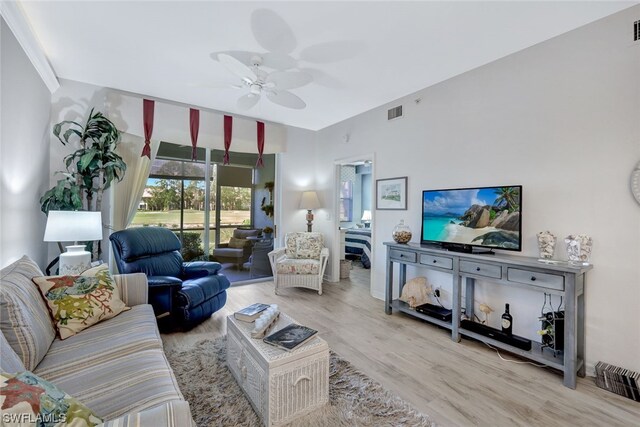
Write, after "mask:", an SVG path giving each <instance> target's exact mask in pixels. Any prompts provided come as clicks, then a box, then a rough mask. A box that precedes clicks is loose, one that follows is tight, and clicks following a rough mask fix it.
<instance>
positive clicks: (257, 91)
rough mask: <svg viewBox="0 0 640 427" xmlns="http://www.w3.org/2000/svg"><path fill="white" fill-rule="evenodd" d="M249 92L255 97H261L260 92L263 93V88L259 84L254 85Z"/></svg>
mask: <svg viewBox="0 0 640 427" xmlns="http://www.w3.org/2000/svg"><path fill="white" fill-rule="evenodd" d="M249 90H250V92H251V94H253V95H260V92H261V91H262V87H261V86H260V85H259V84H256V83H253V84H252V85H251V86H250V87H249Z"/></svg>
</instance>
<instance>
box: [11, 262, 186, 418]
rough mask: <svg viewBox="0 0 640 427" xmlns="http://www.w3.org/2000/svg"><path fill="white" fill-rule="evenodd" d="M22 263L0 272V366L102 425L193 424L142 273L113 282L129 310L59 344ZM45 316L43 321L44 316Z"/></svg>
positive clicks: (31, 266)
mask: <svg viewBox="0 0 640 427" xmlns="http://www.w3.org/2000/svg"><path fill="white" fill-rule="evenodd" d="M42 275H43V274H42V272H41V271H40V269H39V268H38V266H37V265H36V264H35V263H34V262H33V261H32V260H30V259H29V258H28V257H26V256H25V257H23V258H22V259H20V260H18V261H16V262H14V263H13V264H11V265H9V266H7V267H5V268H4V269H2V271H1V272H0V330H1V332H2V334H0V354H1V357H0V367H1V368H2V371H3V372H9V373H14V372H19V371H31V372H33V373H34V374H36V375H38V376H40V377H42V378H44V379H45V380H48V381H51V382H52V383H53V384H55V385H56V386H58V387H59V388H60V389H62V390H64V391H65V392H67V393H68V394H70V395H71V396H73V397H75V398H77V399H79V400H80V401H81V402H82V403H84V404H85V405H86V406H87V407H89V408H90V409H92V410H93V411H94V413H95V414H96V415H98V416H99V417H101V418H102V419H104V420H108V421H105V423H104V424H103V425H105V426H137V425H140V426H190V425H194V423H193V419H192V417H191V412H190V409H189V404H188V403H187V402H186V401H185V400H184V398H183V397H182V394H181V393H180V389H179V388H178V384H177V382H176V379H175V376H174V374H173V371H172V370H171V367H170V366H169V362H168V361H167V358H166V357H165V354H164V352H163V349H162V340H161V338H160V334H159V332H158V328H157V325H156V319H155V316H154V314H153V309H152V307H151V306H150V305H149V304H147V279H146V276H145V275H144V274H142V273H137V274H127V275H120V276H115V280H116V283H117V285H118V288H119V290H120V295H121V297H122V299H123V301H124V302H125V303H126V304H127V306H129V307H131V310H128V311H124V312H122V313H120V314H119V315H118V316H116V317H114V318H112V319H109V320H106V321H103V322H100V323H98V324H96V325H94V326H92V327H90V328H88V329H85V330H84V331H82V332H80V333H79V334H77V335H74V336H72V337H69V338H67V339H65V340H60V339H59V338H57V337H56V336H55V330H54V329H53V326H52V325H51V322H50V321H49V322H48V316H49V313H48V311H47V308H46V306H45V304H44V301H43V299H42V297H41V296H40V294H39V292H38V290H37V288H36V286H35V285H34V284H33V283H32V281H31V279H32V278H33V277H36V276H42ZM43 316H44V317H43Z"/></svg>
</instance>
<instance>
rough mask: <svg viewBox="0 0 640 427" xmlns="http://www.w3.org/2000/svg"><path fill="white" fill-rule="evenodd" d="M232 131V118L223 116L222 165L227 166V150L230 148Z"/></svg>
mask: <svg viewBox="0 0 640 427" xmlns="http://www.w3.org/2000/svg"><path fill="white" fill-rule="evenodd" d="M232 130H233V117H231V116H224V159H223V160H222V164H223V165H228V164H229V148H230V147H231V131H232Z"/></svg>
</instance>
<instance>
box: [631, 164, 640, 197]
mask: <svg viewBox="0 0 640 427" xmlns="http://www.w3.org/2000/svg"><path fill="white" fill-rule="evenodd" d="M631 192H632V193H633V197H635V198H636V202H638V203H640V162H638V164H637V165H636V168H635V169H634V170H633V172H631Z"/></svg>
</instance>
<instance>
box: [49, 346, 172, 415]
mask: <svg viewBox="0 0 640 427" xmlns="http://www.w3.org/2000/svg"><path fill="white" fill-rule="evenodd" d="M73 367H74V366H73V365H70V366H69V368H68V369H65V371H64V373H63V374H58V373H56V374H55V376H54V378H51V377H49V376H47V375H42V377H43V378H45V379H47V380H51V382H53V383H54V384H55V385H57V386H58V387H60V388H61V389H62V390H64V391H65V392H67V393H69V394H70V395H72V396H74V397H75V398H76V399H78V400H80V401H81V402H82V403H84V404H85V405H87V406H88V407H89V408H91V409H92V410H93V411H94V412H95V413H96V415H98V416H99V417H101V418H103V419H113V418H117V417H119V416H121V415H124V414H127V413H130V412H137V411H143V410H145V409H148V408H152V407H154V406H158V405H161V404H163V403H166V402H170V401H172V400H184V399H183V397H182V394H181V393H180V389H179V388H178V383H177V382H176V379H175V376H174V375H173V371H172V370H171V367H170V366H169V362H168V361H167V359H166V357H165V355H164V353H163V351H162V350H161V349H159V348H150V349H146V350H142V351H137V352H135V353H130V354H127V355H123V356H120V357H118V358H105V360H103V361H101V362H100V363H93V364H92V365H91V366H85V365H82V364H80V365H76V366H75V369H72V368H73Z"/></svg>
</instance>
